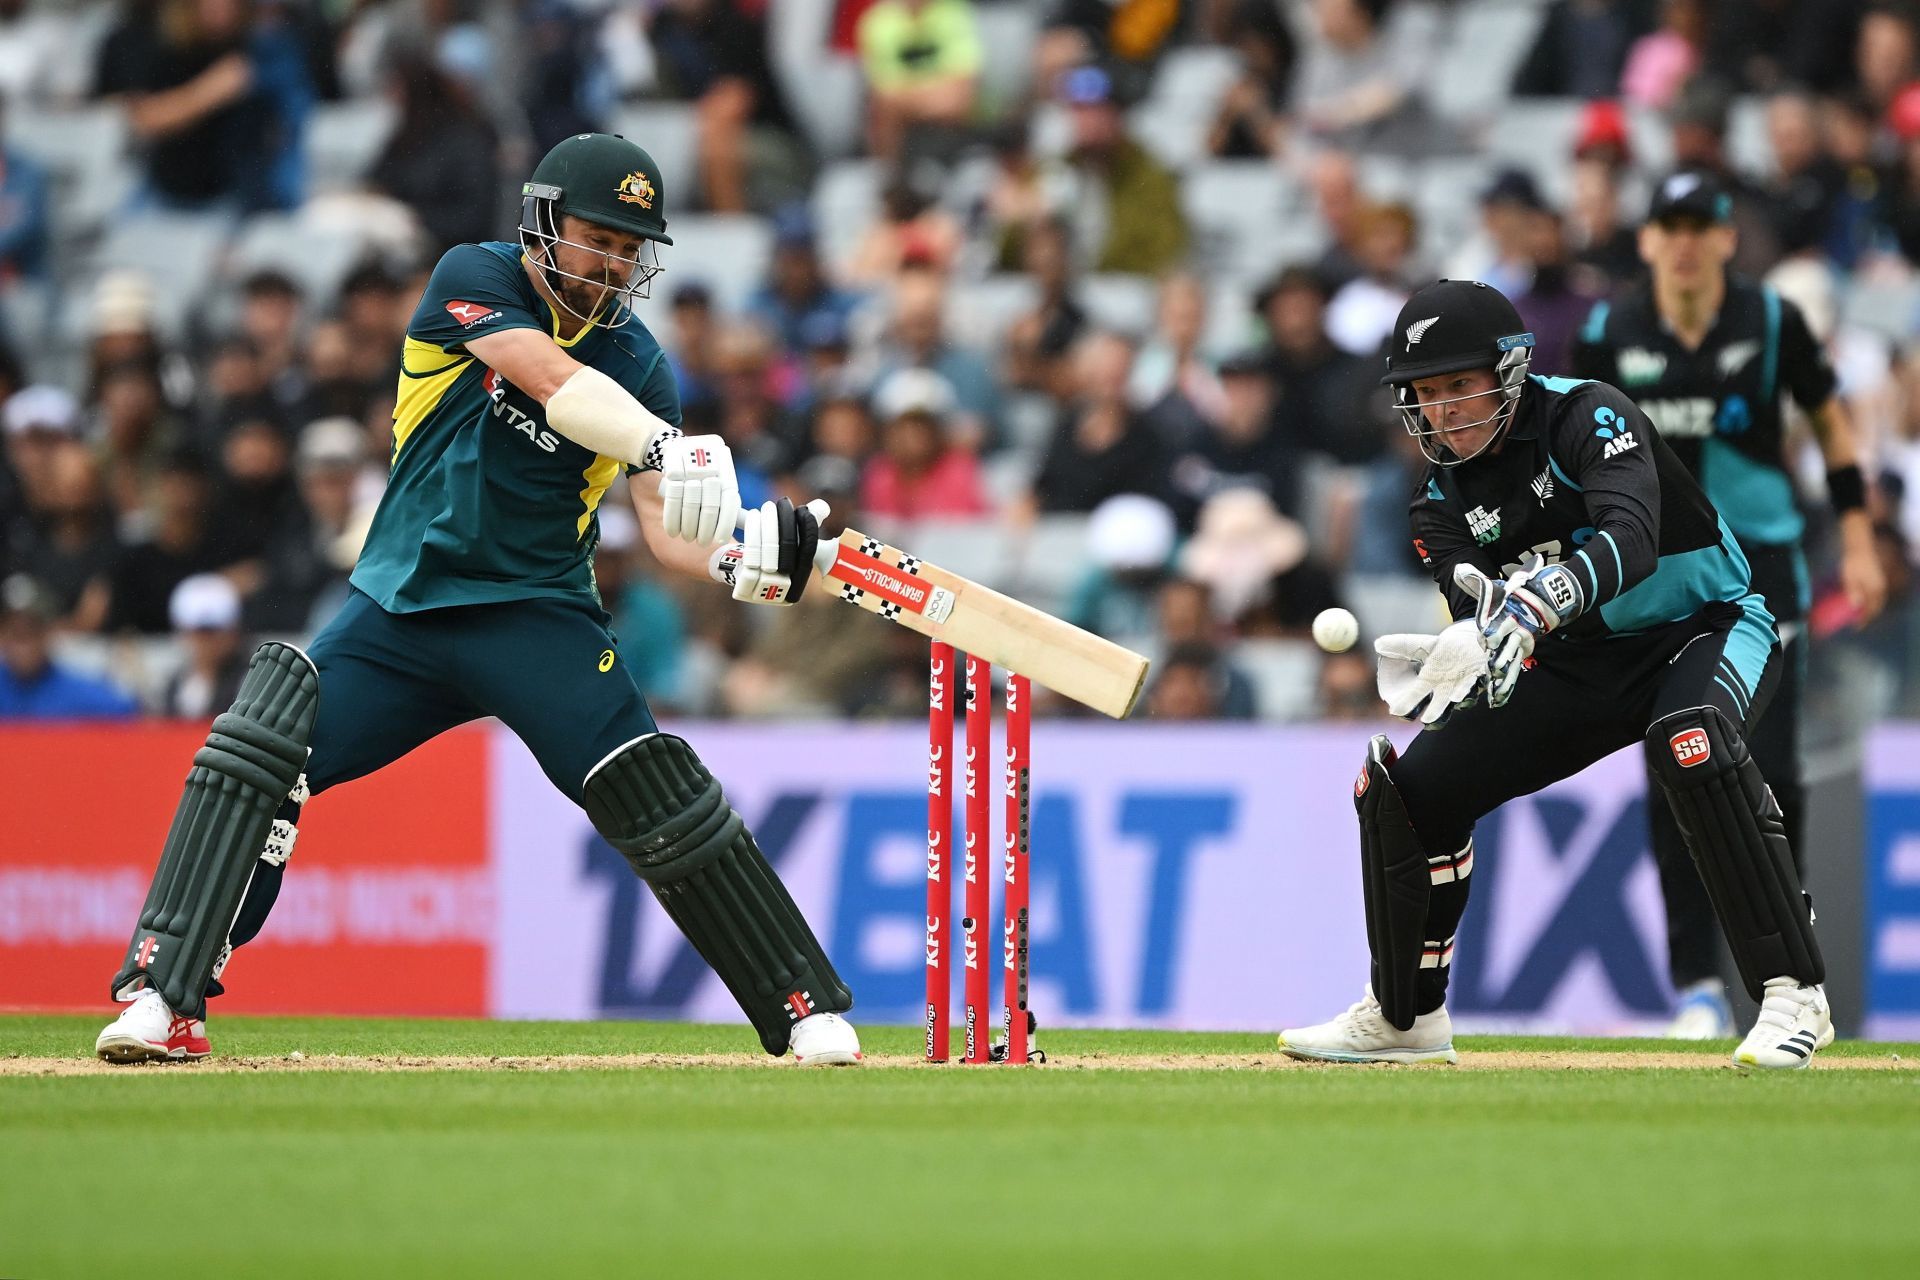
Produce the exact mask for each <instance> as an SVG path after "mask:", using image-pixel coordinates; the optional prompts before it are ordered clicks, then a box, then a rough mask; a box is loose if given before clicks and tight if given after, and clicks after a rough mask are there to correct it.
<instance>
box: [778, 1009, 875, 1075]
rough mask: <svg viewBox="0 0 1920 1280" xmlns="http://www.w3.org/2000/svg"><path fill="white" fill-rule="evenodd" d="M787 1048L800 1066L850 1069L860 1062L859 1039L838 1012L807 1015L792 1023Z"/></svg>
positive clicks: (850, 1024)
mask: <svg viewBox="0 0 1920 1280" xmlns="http://www.w3.org/2000/svg"><path fill="white" fill-rule="evenodd" d="M787 1047H788V1048H789V1049H791V1050H793V1060H794V1062H795V1063H797V1064H798V1065H800V1066H803V1067H850V1066H852V1065H853V1064H854V1063H856V1062H858V1061H860V1037H859V1036H857V1035H855V1034H854V1030H853V1024H852V1023H851V1022H848V1021H847V1020H846V1019H845V1018H843V1017H841V1016H840V1015H839V1014H837V1013H810V1014H808V1015H807V1016H806V1017H804V1018H802V1019H800V1021H798V1022H796V1023H794V1024H793V1037H792V1038H791V1039H790V1040H788V1041H787Z"/></svg>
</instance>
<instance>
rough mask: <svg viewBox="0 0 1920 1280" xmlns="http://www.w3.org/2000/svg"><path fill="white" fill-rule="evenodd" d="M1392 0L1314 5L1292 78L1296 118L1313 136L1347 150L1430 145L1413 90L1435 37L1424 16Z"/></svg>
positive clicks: (1424, 75) (1316, 1) (1317, 1)
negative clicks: (1390, 11) (1394, 7)
mask: <svg viewBox="0 0 1920 1280" xmlns="http://www.w3.org/2000/svg"><path fill="white" fill-rule="evenodd" d="M1389 8H1390V3H1389V0H1313V17H1312V21H1311V23H1310V24H1309V25H1308V28H1307V32H1306V42H1305V45H1304V47H1303V49H1302V51H1301V56H1300V71H1299V74H1298V75H1296V76H1295V77H1294V87H1293V119H1294V121H1295V123H1296V124H1297V126H1298V127H1299V128H1300V129H1301V130H1302V132H1304V133H1305V134H1306V135H1307V136H1309V137H1311V138H1313V139H1314V140H1316V141H1318V142H1322V143H1326V144H1328V145H1331V146H1335V147H1341V148H1364V149H1365V150H1367V151H1372V152H1380V151H1391V152H1397V153H1402V154H1405V153H1408V152H1410V151H1412V150H1415V149H1417V148H1418V147H1419V146H1421V145H1422V144H1423V143H1424V142H1425V141H1426V140H1427V134H1428V132H1429V130H1428V128H1427V121H1426V113H1425V111H1424V110H1423V109H1422V107H1421V105H1420V102H1419V99H1418V97H1417V96H1415V94H1414V93H1413V90H1414V89H1415V88H1416V87H1417V86H1419V85H1421V84H1423V83H1425V82H1426V81H1427V80H1428V79H1430V78H1431V77H1430V73H1429V72H1428V71H1427V70H1426V67H1427V58H1428V49H1429V48H1431V40H1432V37H1433V34H1434V33H1432V32H1430V31H1423V30H1422V29H1421V23H1422V22H1424V20H1425V15H1416V14H1413V13H1412V12H1411V11H1408V10H1404V9H1403V10H1400V11H1398V12H1396V13H1394V14H1393V15H1392V17H1391V18H1390V17H1389V16H1388V9H1389Z"/></svg>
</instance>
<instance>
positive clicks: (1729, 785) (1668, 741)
mask: <svg viewBox="0 0 1920 1280" xmlns="http://www.w3.org/2000/svg"><path fill="white" fill-rule="evenodd" d="M1646 752H1647V761H1648V763H1649V765H1650V766H1651V767H1652V770H1653V774H1654V776H1655V777H1656V778H1658V779H1659V780H1660V789H1661V790H1662V791H1664V792H1665V793H1666V796H1667V802H1668V804H1670V805H1671V806H1672V808H1673V816H1674V818H1675V819H1676V820H1677V821H1678V822H1679V824H1680V830H1681V833H1682V834H1683V835H1685V836H1686V839H1687V849H1688V850H1689V851H1690V852H1691V853H1692V854H1693V861H1694V865H1695V866H1697V867H1698V868H1699V869H1700V879H1701V880H1702V881H1703V882H1704V883H1705V884H1706V886H1707V897H1708V898H1709V899H1711V900H1712V902H1713V909H1714V914H1715V915H1717V916H1719V917H1720V927H1721V928H1722V929H1724V930H1725V931H1726V935H1727V945H1728V948H1729V949H1730V950H1731V951H1732V952H1733V961H1734V964H1735V965H1736V966H1737V967H1738V968H1739V970H1740V980H1741V982H1743V983H1744V984H1745V985H1746V988H1747V994H1748V995H1750V996H1752V997H1753V998H1754V999H1755V1000H1760V999H1762V998H1763V997H1764V996H1765V994H1766V993H1765V984H1766V981H1767V979H1769V978H1780V977H1791V978H1798V979H1799V980H1800V981H1801V982H1806V983H1818V982H1824V981H1826V976H1827V973H1826V964H1825V962H1824V960H1823V959H1822V958H1821V955H1820V942H1819V940H1818V939H1817V938H1815V937H1814V934H1813V913H1812V911H1811V910H1809V908H1808V904H1807V898H1806V895H1805V893H1804V892H1803V891H1802V890H1801V887H1800V876H1799V874H1798V873H1797V872H1796V871H1795V870H1794V867H1793V851H1792V849H1791V847H1790V846H1789V845H1788V843H1787V833H1786V829H1785V827H1784V826H1783V825H1782V823H1781V821H1780V806H1779V805H1778V804H1777V803H1776V802H1775V801H1774V798H1773V792H1772V791H1771V790H1769V789H1768V787H1767V783H1766V779H1764V778H1762V777H1761V776H1760V767H1759V766H1758V765H1756V764H1754V762H1753V757H1752V755H1751V754H1749V752H1748V750H1747V744H1746V741H1745V739H1743V738H1742V737H1741V734H1740V729H1739V726H1737V725H1735V724H1734V723H1733V722H1732V721H1730V720H1728V719H1727V717H1726V716H1725V715H1724V714H1722V713H1721V711H1720V710H1719V708H1717V707H1691V708H1688V709H1687V710H1685V711H1676V712H1674V713H1673V714H1672V715H1669V716H1663V717H1661V718H1660V719H1659V720H1656V721H1654V724H1653V727H1652V728H1650V729H1648V730H1647V738H1646Z"/></svg>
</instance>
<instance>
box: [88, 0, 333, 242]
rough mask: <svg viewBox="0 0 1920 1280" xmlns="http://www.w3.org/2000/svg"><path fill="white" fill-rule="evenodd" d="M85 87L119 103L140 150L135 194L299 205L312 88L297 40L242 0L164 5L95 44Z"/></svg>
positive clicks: (190, 204)
mask: <svg viewBox="0 0 1920 1280" xmlns="http://www.w3.org/2000/svg"><path fill="white" fill-rule="evenodd" d="M94 92H95V93H96V94H98V95H100V96H102V97H111V98H117V99H120V100H122V101H123V102H124V104H125V107H126V113H127V121H128V125H129V127H130V128H131V129H132V132H133V136H134V137H135V139H136V140H138V141H139V142H140V143H141V144H142V145H143V151H144V157H143V158H144V160H145V169H146V184H145V189H144V191H143V192H142V195H141V199H142V200H143V201H144V202H145V203H148V204H151V205H155V206H158V207H161V208H167V209H180V210H231V211H234V212H241V213H250V212H254V211H257V210H262V209H289V208H293V207H294V206H296V205H297V204H299V202H300V199H301V196H302V192H301V182H300V178H299V163H300V131H301V129H302V127H303V126H304V123H305V117H306V113H307V111H308V109H309V106H310V104H311V98H312V90H311V86H310V85H309V83H308V81H307V76H306V65H305V60H304V58H303V56H302V55H301V52H300V50H299V48H298V45H297V43H296V42H295V41H294V40H293V39H292V38H291V36H290V35H289V34H288V32H287V30H286V29H285V28H284V27H281V26H279V25H277V24H271V23H259V24H258V25H257V26H256V18H255V15H254V13H253V11H252V7H251V6H250V5H248V4H247V3H246V0H162V2H161V3H159V4H156V5H154V6H152V7H150V8H149V7H147V6H141V7H140V8H138V9H136V10H134V11H133V12H132V13H131V14H130V15H129V16H128V17H127V18H126V20H125V21H123V23H122V24H121V25H120V27H118V28H116V29H115V30H114V31H113V32H112V33H110V34H109V36H108V38H107V40H106V42H105V43H104V44H103V46H102V49H101V56H100V61H99V63H98V66H97V70H96V76H95V84H94Z"/></svg>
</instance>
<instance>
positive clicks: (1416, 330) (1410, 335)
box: [1407, 316, 1440, 347]
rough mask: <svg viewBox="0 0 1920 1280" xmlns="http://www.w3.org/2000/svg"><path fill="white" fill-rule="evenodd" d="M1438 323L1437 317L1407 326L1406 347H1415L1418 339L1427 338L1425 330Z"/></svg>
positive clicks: (1429, 317) (1417, 344)
mask: <svg viewBox="0 0 1920 1280" xmlns="http://www.w3.org/2000/svg"><path fill="white" fill-rule="evenodd" d="M1439 322H1440V317H1439V316H1428V317H1427V318H1426V319H1425V320H1416V321H1414V322H1413V323H1412V324H1410V325H1408V326H1407V345H1408V346H1410V347H1417V346H1419V345H1420V339H1422V338H1424V337H1426V336H1427V330H1429V329H1431V328H1433V326H1434V325H1436V324H1438V323H1439Z"/></svg>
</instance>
